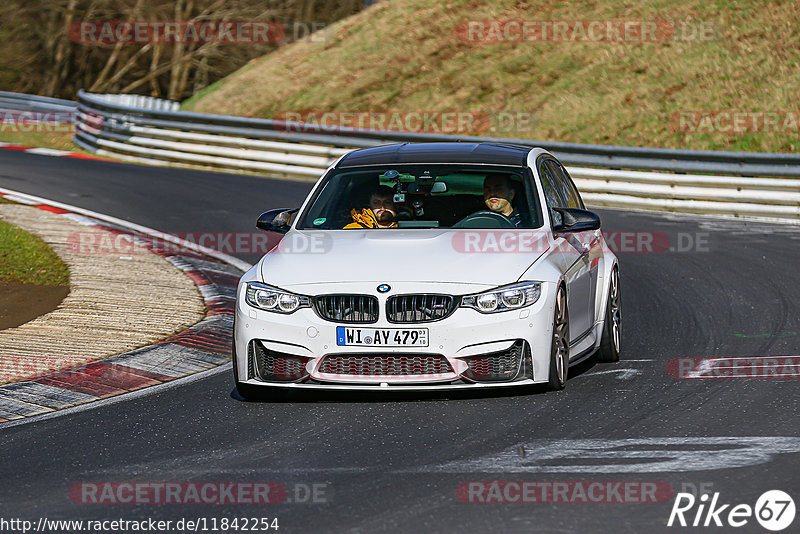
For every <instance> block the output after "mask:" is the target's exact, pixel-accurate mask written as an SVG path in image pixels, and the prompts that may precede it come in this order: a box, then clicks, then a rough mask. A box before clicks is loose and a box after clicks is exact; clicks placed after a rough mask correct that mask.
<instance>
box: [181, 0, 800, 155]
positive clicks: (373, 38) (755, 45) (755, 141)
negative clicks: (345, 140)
mask: <svg viewBox="0 0 800 534" xmlns="http://www.w3.org/2000/svg"><path fill="white" fill-rule="evenodd" d="M492 19H502V20H524V21H564V20H566V21H574V20H582V21H606V20H612V21H622V20H636V21H655V20H657V21H667V22H668V24H667V26H668V27H669V25H673V26H672V27H678V28H681V29H685V30H686V31H687V34H691V33H692V32H695V31H697V30H698V29H702V28H705V29H706V31H708V32H710V33H709V34H708V37H709V38H708V39H694V40H692V39H687V40H679V39H676V38H675V37H674V36H673V37H669V32H667V33H666V34H664V33H660V32H659V33H657V35H658V39H657V42H641V41H629V42H591V41H583V42H581V41H574V40H568V41H566V42H565V41H561V42H553V41H547V42H541V41H538V42H494V43H486V42H470V41H468V40H467V39H464V38H461V37H460V36H459V35H463V33H462V34H459V32H458V31H457V29H459V28H463V27H464V24H465V23H466V21H468V20H492ZM664 24H665V23H663V22H660V23H659V28H661V27H663V26H664ZM675 25H676V26H675ZM329 31H331V34H330V35H331V38H329V39H327V40H325V41H322V42H311V43H297V44H294V45H290V46H287V47H284V48H282V49H279V50H278V51H276V52H273V53H271V54H269V55H267V56H264V57H261V58H259V59H257V60H253V61H251V62H250V63H249V64H248V65H246V66H245V67H244V68H242V69H240V70H238V71H237V72H235V73H233V74H232V75H230V76H228V77H226V78H224V79H223V80H221V81H219V82H217V83H215V84H213V85H212V86H209V87H208V88H206V89H205V90H203V91H202V92H200V93H199V94H197V95H195V96H194V97H193V98H191V99H190V100H188V101H187V102H186V103H185V104H184V109H187V110H192V111H203V112H209V113H223V114H231V115H241V116H248V117H263V118H270V117H278V118H281V117H282V116H283V114H284V113H285V112H308V111H324V110H336V111H340V112H353V111H375V112H384V113H394V112H399V113H402V112H411V111H456V112H476V113H479V114H481V115H480V116H482V117H490V118H492V117H494V118H496V117H497V116H498V115H497V114H498V113H499V112H503V111H506V112H510V113H512V114H515V116H525V117H528V118H529V119H531V120H530V121H529V122H527V123H526V122H525V121H516V122H513V123H511V125H510V126H509V127H499V125H498V123H497V121H496V120H490V121H489V122H488V123H487V122H486V121H483V122H479V124H477V125H476V128H473V130H474V131H472V132H471V133H480V134H483V135H498V136H502V137H522V138H528V139H539V140H549V141H571V142H579V143H600V144H622V145H638V146H662V147H670V148H686V147H689V148H699V149H714V150H747V151H767V152H795V151H797V150H798V148H800V136H799V135H798V131H797V126H794V128H793V127H792V125H791V123H789V124H788V126H787V125H786V124H784V123H783V121H784V120H785V117H784V116H783V115H781V116H780V119H779V123H780V124H779V127H778V128H777V130H778V131H777V132H776V131H775V129H776V128H775V127H772V128H771V130H772V131H759V132H755V133H744V134H741V133H731V132H729V131H727V132H726V131H722V132H720V131H718V130H719V128H718V127H717V126H714V125H711V126H709V123H705V127H703V124H699V126H700V129H701V130H705V131H704V132H703V133H697V132H681V131H676V130H677V129H679V123H678V121H677V114H679V113H681V112H689V111H705V110H708V111H712V112H713V111H728V110H731V111H742V112H757V111H767V112H772V111H776V112H781V113H788V114H789V115H790V118H791V116H794V117H797V118H800V98H798V95H800V1H796V0H795V1H787V0H774V1H769V2H765V1H764V0H646V1H628V0H623V1H619V0H616V1H614V0H594V1H590V0H581V1H573V2H570V3H569V4H568V5H564V4H562V3H558V2H551V1H548V0H530V1H528V2H524V1H507V0H494V1H491V0H443V1H441V2H430V1H429V0H391V1H385V2H381V3H379V4H377V5H375V6H373V7H371V8H369V9H367V10H365V11H363V12H362V13H359V14H358V15H355V16H352V17H349V18H347V19H344V20H341V21H339V22H338V23H336V24H335V25H334V26H333V27H332V28H330V29H329ZM689 36H691V35H689ZM517 114H521V115H517ZM721 124H722V126H723V129H726V128H728V126H726V123H724V122H723V123H721ZM694 126H695V127H696V126H698V123H696V122H695V123H694ZM756 128H757V129H762V130H763V128H761V126H759V125H757V126H756ZM458 133H461V132H458Z"/></svg>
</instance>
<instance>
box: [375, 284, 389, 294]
mask: <svg viewBox="0 0 800 534" xmlns="http://www.w3.org/2000/svg"><path fill="white" fill-rule="evenodd" d="M391 289H392V287H391V286H390V285H389V284H381V285H379V286H378V293H388V292H389V291H391Z"/></svg>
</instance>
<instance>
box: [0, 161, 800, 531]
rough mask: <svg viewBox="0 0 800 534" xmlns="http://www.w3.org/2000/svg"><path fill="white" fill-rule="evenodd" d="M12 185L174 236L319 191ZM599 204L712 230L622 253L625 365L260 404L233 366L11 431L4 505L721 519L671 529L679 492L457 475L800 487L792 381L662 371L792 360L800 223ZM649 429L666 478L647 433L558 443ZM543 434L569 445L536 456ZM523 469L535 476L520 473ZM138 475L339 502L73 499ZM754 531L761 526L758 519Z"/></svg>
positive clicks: (661, 224) (266, 184)
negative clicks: (255, 484) (492, 385)
mask: <svg viewBox="0 0 800 534" xmlns="http://www.w3.org/2000/svg"><path fill="white" fill-rule="evenodd" d="M0 187H7V188H9V189H15V190H18V191H22V192H26V193H30V194H34V195H39V196H42V197H45V198H49V199H52V200H57V201H61V202H66V203H70V204H73V205H77V206H80V207H83V208H86V209H91V210H95V211H97V212H100V213H105V214H108V215H113V216H116V217H120V218H123V219H126V220H130V221H133V222H136V223H139V224H143V225H146V226H150V227H153V228H156V229H158V230H163V231H168V232H188V231H192V232H199V231H228V232H240V231H241V232H250V231H252V230H253V225H254V221H255V219H256V217H257V215H258V214H259V213H260V212H261V211H263V210H266V209H269V208H274V207H281V206H292V205H297V204H298V203H299V202H300V200H301V199H302V198H303V196H304V194H305V193H306V192H307V190H308V189H309V188H310V184H307V183H298V182H285V181H276V180H269V179H263V178H257V177H248V176H236V175H230V174H215V173H206V172H199V171H187V170H173V169H164V168H155V167H144V166H134V165H127V164H119V163H106V162H96V161H81V160H67V159H64V158H62V159H58V158H51V157H45V156H36V155H30V154H18V153H14V152H4V153H0ZM599 213H600V214H601V216H602V219H603V224H604V229H605V231H607V232H608V231H610V230H635V231H647V232H664V233H665V234H667V235H669V238H670V243H672V244H673V245H674V246H678V242H679V241H680V240H682V241H683V244H685V243H686V242H687V241H688V240H689V239H690V238H691V239H693V240H696V239H697V237H698V236H699V237H700V240H701V247H700V249H692V250H690V251H687V252H677V251H673V252H669V251H664V252H661V253H649V254H648V253H622V254H620V262H621V284H622V289H623V314H624V315H623V316H624V324H625V331H624V339H623V344H624V353H623V361H622V362H620V363H619V364H617V365H610V364H598V365H583V366H581V367H580V369H576V370H575V372H574V373H573V374H577V373H578V372H579V373H580V374H577V376H573V377H571V379H570V381H569V383H568V386H567V389H566V390H565V391H564V392H560V393H542V392H539V391H533V392H525V393H523V394H515V395H508V396H504V395H451V396H450V397H451V398H447V397H443V396H437V397H431V396H415V397H408V396H403V397H394V398H385V397H375V396H371V397H366V398H363V397H359V396H354V395H348V396H333V397H330V396H327V397H306V398H302V399H295V400H293V401H292V402H287V403H283V404H275V403H247V402H242V401H240V400H238V399H236V398H235V396H234V395H232V380H231V376H230V373H229V372H223V373H217V374H212V375H210V376H208V377H205V378H203V379H201V380H197V381H194V382H190V383H187V384H184V385H181V386H178V387H173V388H170V389H165V390H162V391H158V392H154V393H152V394H145V395H141V396H136V397H134V398H131V399H130V400H126V401H123V402H117V403H115V404H109V405H102V406H98V407H96V408H93V409H88V410H85V411H81V412H78V413H73V414H67V415H64V416H61V417H55V418H52V419H49V420H43V421H36V422H33V423H28V424H23V425H20V426H16V427H12V428H6V429H3V428H0V436H2V438H1V439H2V441H0V444H1V445H0V446H1V447H2V460H0V517H2V518H13V517H17V518H25V519H31V520H34V521H36V520H37V519H38V518H39V517H47V518H48V519H57V518H61V519H116V518H122V519H145V518H148V517H151V518H156V519H173V520H174V519H179V518H181V517H185V518H194V517H207V518H212V517H216V518H218V519H220V518H223V517H227V518H233V517H242V516H247V517H270V518H272V517H277V518H279V521H280V528H281V530H280V532H308V531H311V530H312V529H313V530H315V531H335V532H371V531H406V532H417V531H442V532H456V531H469V532H472V531H486V532H512V531H515V532H531V531H537V532H579V533H583V532H648V533H650V532H675V531H684V530H697V531H701V530H702V531H707V530H712V531H715V530H719V531H725V530H728V529H713V528H712V529H707V528H705V529H704V528H699V529H691V528H689V529H680V528H667V527H666V526H665V525H666V521H667V518H668V516H669V512H670V508H671V505H672V500H669V501H666V502H661V503H657V504H628V503H625V504H619V503H614V504H603V503H575V502H567V503H564V502H562V503H558V504H543V503H525V504H482V503H464V502H461V501H459V499H458V498H457V495H456V489H457V488H458V487H459V484H462V483H464V482H468V481H491V480H503V481H508V480H513V481H539V482H546V481H570V480H571V481H576V480H578V481H591V480H594V481H598V480H599V481H659V482H665V483H668V484H670V485H671V486H672V488H674V491H680V489H681V488H683V487H691V486H695V487H700V486H701V485H704V486H703V487H705V488H706V489H710V490H711V491H714V492H720V500H721V501H722V502H725V503H732V504H738V503H747V504H750V505H751V506H752V505H754V504H755V502H756V499H757V497H758V496H759V495H760V494H761V493H762V492H764V491H766V490H770V489H781V490H783V491H786V492H788V493H789V494H790V495H792V496H793V497H794V499H795V501H798V498H800V476H798V475H799V474H800V467H798V466H800V454H799V453H798V452H797V451H798V450H800V449H798V447H797V446H796V442H797V436H798V427H800V425H798V415H797V413H798V409H799V408H800V395H798V389H797V386H798V382H797V381H796V380H791V379H789V380H752V379H709V380H674V379H672V378H670V377H669V376H668V374H667V372H666V365H667V361H668V360H669V359H671V358H676V357H686V356H697V357H699V356H702V357H723V356H725V357H728V356H740V357H750V356H770V355H771V356H785V355H797V354H800V352H798V350H800V314H798V310H797V303H798V302H800V285H798V284H797V280H798V276H797V266H798V261H799V260H800V229H797V228H795V229H786V228H783V227H780V226H771V225H762V224H752V223H742V222H718V221H714V220H706V219H695V218H692V217H686V216H669V215H658V214H643V213H623V212H620V211H611V210H605V211H604V210H600V211H599ZM679 233H680V234H681V235H683V237H678V234H679ZM658 235H659V236H662V234H658ZM687 236H688V237H687ZM703 243H707V247H705V246H704V245H703ZM240 257H242V259H245V260H247V261H250V262H253V261H255V259H256V258H255V257H253V256H248V255H240ZM357 263H358V264H359V265H361V266H366V265H367V264H368V258H362V259H360V260H359V261H358V262H357ZM361 268H366V267H361ZM742 436H745V437H747V436H750V437H762V438H763V439H762V440H761V441H755V442H750V445H749V447H751V449H750V451H749V453H747V452H741V449H739V451H740V452H741V453H735V452H734V453H730V451H729V450H728V449H729V446H727V445H725V444H724V443H723V444H720V443H719V440H717V441H714V440H707V439H706V438H707V437H742ZM772 437H788V438H792V439H789V440H783V441H781V442H777V441H774V440H771V438H772ZM640 438H654V439H653V443H656V445H655V447H656V448H657V449H660V450H662V451H664V453H663V456H665V457H669V456H677V457H678V461H677V462H675V463H673V464H671V467H670V468H669V469H668V470H667V471H661V470H659V469H658V468H650V467H648V465H650V464H648V462H651V461H653V460H652V459H651V460H648V459H642V458H636V457H633V458H623V456H625V454H626V453H625V451H629V450H631V449H635V448H636V447H637V445H636V443H635V442H623V443H618V442H611V443H610V444H609V443H605V445H604V444H603V443H604V442H601V441H589V442H582V445H583V446H584V447H588V450H585V451H584V452H583V453H576V454H570V453H569V452H568V449H569V448H570V446H572V447H573V448H574V447H575V446H576V444H578V445H580V444H581V443H579V442H576V441H559V442H555V443H553V442H550V441H547V440H587V439H588V440H593V439H594V440H621V439H640ZM669 438H697V439H694V440H689V441H686V442H685V443H681V442H680V441H676V440H672V439H669ZM547 444H550V445H551V446H552V447H555V450H557V451H561V452H563V453H564V454H565V455H566V456H565V458H563V459H562V460H561V461H560V462H557V461H552V460H551V461H549V462H542V461H539V459H538V458H537V454H538V452H537V451H542V450H545V449H542V446H543V445H547ZM587 444H588V445H587ZM611 445H618V446H619V447H617V448H614V449H611V450H610V451H609V452H608V453H607V454H606V457H605V458H592V459H586V458H584V457H585V456H590V455H592V448H593V447H597V448H598V449H599V448H601V447H603V446H611ZM738 447H745V448H747V447H748V445H747V444H744V445H742V444H740V445H739V446H738ZM770 447H773V448H774V450H772V454H767V452H768V449H770ZM565 451H566V452H565ZM720 451H722V452H723V453H722V454H720ZM726 451H727V452H726ZM501 453H505V454H501ZM656 456H659V454H656ZM698 458H700V459H701V462H702V463H701V464H698V463H697V459H698ZM469 462H471V463H469ZM609 463H610V464H612V467H610V468H609V467H603V466H604V465H606V466H607V465H608V464H609ZM531 465H537V466H538V467H536V471H531V470H529V471H525V469H532V468H530V466H531ZM526 466H527V467H526ZM575 471H579V472H575ZM125 481H140V482H146V481H152V482H165V481H188V482H203V481H239V482H241V481H274V482H280V483H282V484H284V485H285V486H286V487H287V488H288V489H289V496H290V498H293V499H294V500H298V499H296V498H294V497H293V493H294V491H295V488H299V489H297V490H296V491H299V492H300V493H303V491H302V488H303V487H304V486H302V485H303V484H306V485H311V484H314V483H320V484H326V485H327V486H326V488H325V491H326V496H325V497H324V499H320V500H325V501H326V502H318V503H316V504H314V503H291V504H290V503H283V504H270V505H262V506H255V505H247V504H239V505H231V504H221V505H196V504H183V505H150V504H116V505H108V504H104V505H89V504H76V503H75V502H73V501H72V500H70V497H69V489H70V487H72V486H73V484H76V483H81V482H125ZM295 484H299V486H295ZM693 512H694V510H693V511H692V515H687V518H693ZM723 518H724V516H723ZM798 524H800V519H796V520H795V523H794V525H793V527H792V528H795V529H796V528H797V525H798ZM747 530H748V531H750V532H764V530H763V529H761V528H760V527H759V526H758V524H756V523H755V521H754V520H752V519H751V520H750V528H749V529H747ZM791 530H792V529H789V530H787V532H788V531H791Z"/></svg>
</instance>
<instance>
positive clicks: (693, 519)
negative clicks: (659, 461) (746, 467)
mask: <svg viewBox="0 0 800 534" xmlns="http://www.w3.org/2000/svg"><path fill="white" fill-rule="evenodd" d="M795 511H796V510H795V505H794V500H793V499H792V498H791V497H790V496H789V494H788V493H786V492H784V491H781V490H770V491H766V492H764V493H763V494H762V495H761V496H760V497H759V498H758V500H756V504H755V506H750V505H749V504H735V505H733V504H727V503H723V502H721V501H720V494H719V492H715V493H714V494H713V495H712V496H711V497H709V495H708V494H707V493H704V494H702V495H700V498H695V496H694V495H692V494H691V493H678V494H677V495H676V496H675V503H674V504H673V505H672V511H671V512H670V514H669V520H667V526H668V527H672V526H681V527H722V526H728V527H733V528H739V527H743V526H745V525H747V524H749V523H750V522H751V520H752V519H753V518H754V517H755V519H756V521H758V523H759V524H760V525H761V526H762V527H764V528H765V529H767V530H771V531H773V532H779V531H781V530H785V529H786V528H788V527H789V526H790V525H791V524H792V523H793V522H794V516H795Z"/></svg>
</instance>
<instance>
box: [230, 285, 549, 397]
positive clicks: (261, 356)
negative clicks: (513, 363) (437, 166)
mask: <svg viewBox="0 0 800 534" xmlns="http://www.w3.org/2000/svg"><path fill="white" fill-rule="evenodd" d="M244 287H245V284H241V285H240V287H239V293H238V298H237V305H236V321H235V329H234V357H235V358H236V364H237V365H236V368H237V372H238V376H237V377H236V379H237V381H238V382H240V383H243V384H248V385H253V386H265V387H279V388H287V389H329V390H370V391H374V390H376V389H380V390H401V391H420V390H441V389H470V388H497V387H511V386H524V385H530V384H536V383H543V382H547V379H548V376H549V365H550V343H551V337H552V318H553V303H554V299H555V285H554V284H548V283H543V284H542V292H541V296H540V297H539V300H538V301H537V302H535V303H534V304H533V305H532V306H529V307H527V308H523V309H522V310H513V311H507V312H500V313H495V314H482V313H479V312H478V311H476V310H473V309H469V308H458V309H456V310H455V311H454V312H453V313H452V314H451V315H450V316H448V317H447V318H445V319H442V320H439V321H434V322H426V323H413V324H397V323H389V322H387V321H386V320H385V318H384V314H383V313H382V314H381V318H380V320H379V321H378V322H376V323H374V324H369V325H346V326H351V327H358V328H365V329H372V328H392V329H396V328H427V329H428V346H427V347H395V348H391V347H386V348H375V347H361V346H338V345H337V344H336V327H337V326H345V325H342V324H341V323H335V322H331V321H327V320H325V319H322V318H321V317H319V316H318V315H317V314H316V312H315V311H314V310H312V309H309V308H303V309H300V310H298V311H296V312H295V313H292V314H289V315H283V314H278V313H272V312H267V311H263V310H258V309H256V308H253V307H251V306H249V305H248V304H247V303H246V302H245V299H244V296H243V291H244ZM377 296H378V298H379V300H380V306H381V310H384V309H385V301H386V296H385V295H377ZM514 347H517V349H515V348H514ZM514 350H519V351H520V356H519V363H520V367H519V369H518V370H517V371H516V372H513V373H512V372H507V373H505V374H504V375H503V377H498V376H497V375H496V374H489V375H487V374H486V371H484V372H483V374H482V373H481V372H480V369H490V368H491V369H496V365H494V364H492V365H489V364H487V362H489V361H491V362H497V361H499V360H497V359H496V358H497V357H498V356H502V355H503V354H508V353H509V351H511V353H513V351H514ZM265 354H266V355H267V356H266V357H265ZM276 355H277V356H278V357H285V358H287V360H286V361H290V363H292V369H291V372H290V373H288V374H287V373H282V374H281V375H280V377H279V379H277V380H276V379H274V376H273V375H268V376H267V377H266V378H265V377H264V376H263V375H264V374H268V373H264V370H265V369H266V368H265V367H264V365H263V364H264V362H266V361H267V359H270V360H269V361H275V360H274V359H271V358H272V356H276ZM326 357H331V358H330V359H329V360H328V362H325V365H324V366H323V362H324V360H325V358H326ZM375 357H379V358H377V359H383V360H384V363H385V362H387V361H388V362H389V367H391V366H392V362H394V364H395V372H394V373H393V374H387V373H384V372H378V373H375V372H369V371H365V369H374V367H372V366H366V367H365V366H363V365H361V364H359V363H352V362H361V361H363V360H365V359H371V360H372V361H374V360H375V359H376V358H375ZM334 358H335V359H336V361H337V362H341V361H346V362H350V363H351V364H352V365H351V366H347V365H342V364H338V365H337V366H334V367H332V366H331V363H330V362H331V360H332V359H334ZM492 358H495V359H492ZM434 359H437V360H441V362H442V365H437V366H434V367H433V368H432V369H431V368H426V369H425V370H424V372H420V371H419V369H416V368H415V366H416V365H418V363H419V361H420V360H422V361H426V362H430V361H432V360H434ZM503 361H506V362H507V361H509V360H508V359H507V358H506V359H505V360H503ZM397 362H405V363H402V364H398V363H397ZM409 362H410V363H409ZM398 366H399V367H398ZM403 366H406V367H403ZM284 368H285V367H283V368H282V369H284ZM378 368H379V369H385V368H386V366H385V365H383V366H381V365H378ZM397 368H400V369H404V368H407V369H414V370H413V371H409V372H401V373H399V374H398V373H397V372H396V369H397ZM269 369H271V368H269ZM476 370H478V371H479V372H477V373H476ZM325 371H328V372H325ZM331 371H334V372H331Z"/></svg>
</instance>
